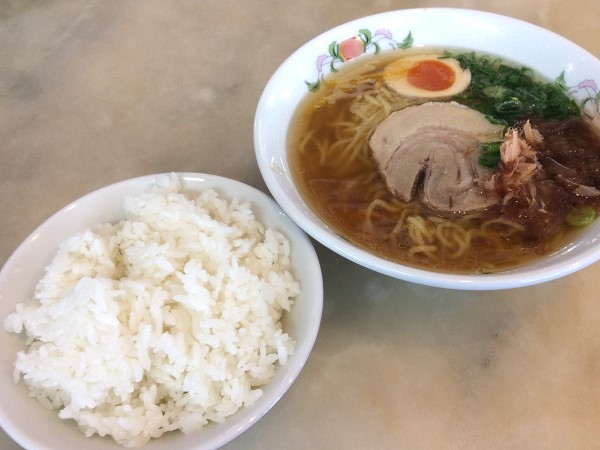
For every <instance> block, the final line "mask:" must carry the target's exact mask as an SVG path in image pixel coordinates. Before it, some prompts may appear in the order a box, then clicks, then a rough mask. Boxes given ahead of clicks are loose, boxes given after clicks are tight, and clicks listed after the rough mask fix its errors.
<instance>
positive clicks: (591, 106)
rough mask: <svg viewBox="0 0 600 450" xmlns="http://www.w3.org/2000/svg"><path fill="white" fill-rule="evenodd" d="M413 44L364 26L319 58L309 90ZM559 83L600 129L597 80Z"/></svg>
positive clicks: (409, 37) (560, 79)
mask: <svg viewBox="0 0 600 450" xmlns="http://www.w3.org/2000/svg"><path fill="white" fill-rule="evenodd" d="M413 44H414V37H413V35H412V31H408V34H407V35H406V36H405V37H404V39H402V40H401V41H396V40H395V39H394V35H393V34H392V31H390V30H389V29H387V28H379V29H377V30H376V31H375V32H371V31H370V30H369V29H368V28H361V29H360V30H358V34H356V35H355V36H351V37H349V38H346V39H344V40H342V41H339V42H338V41H335V40H334V41H332V42H331V44H329V48H328V51H327V53H324V54H321V55H319V56H318V57H317V59H316V61H315V65H316V69H317V77H316V78H317V80H316V81H307V80H305V81H304V82H305V83H306V86H307V88H308V90H309V91H311V92H315V91H317V90H319V88H320V87H321V84H322V82H323V78H324V77H325V76H326V75H327V74H329V73H335V72H337V71H338V70H339V68H340V66H341V65H342V64H343V63H345V62H347V61H350V60H353V59H355V58H358V57H359V56H362V55H364V54H372V55H377V54H379V53H380V52H381V51H382V50H406V49H409V48H412V47H413ZM555 83H556V84H557V85H558V86H559V87H561V89H563V90H564V91H565V92H566V93H567V94H568V95H569V96H570V97H572V98H574V99H575V100H577V101H578V102H579V106H580V108H581V110H582V112H583V113H584V114H585V115H586V116H588V117H589V118H590V119H591V120H592V121H593V122H594V123H595V124H596V125H597V126H598V128H599V129H600V91H599V90H598V84H597V83H596V82H595V80H593V79H585V80H583V81H580V82H578V83H576V84H574V85H572V86H569V85H568V84H567V82H566V80H565V72H564V71H563V72H562V73H561V74H560V75H559V76H558V77H557V78H556V80H555Z"/></svg>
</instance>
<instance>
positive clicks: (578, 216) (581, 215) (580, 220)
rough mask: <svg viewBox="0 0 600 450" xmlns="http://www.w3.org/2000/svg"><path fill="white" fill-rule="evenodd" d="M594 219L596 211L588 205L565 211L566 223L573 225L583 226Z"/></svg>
mask: <svg viewBox="0 0 600 450" xmlns="http://www.w3.org/2000/svg"><path fill="white" fill-rule="evenodd" d="M595 219H596V211H595V210H594V208H592V207H590V206H582V207H579V208H573V209H572V210H571V211H569V212H568V213H567V223H568V224H569V225H573V226H574V227H585V226H586V225H589V224H591V223H592V222H593V221H594V220H595Z"/></svg>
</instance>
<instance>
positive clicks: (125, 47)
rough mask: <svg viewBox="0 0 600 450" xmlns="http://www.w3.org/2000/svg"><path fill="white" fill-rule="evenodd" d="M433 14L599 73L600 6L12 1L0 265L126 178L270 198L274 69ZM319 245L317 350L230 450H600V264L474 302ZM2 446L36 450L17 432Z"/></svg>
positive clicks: (7, 11) (3, 72)
mask: <svg viewBox="0 0 600 450" xmlns="http://www.w3.org/2000/svg"><path fill="white" fill-rule="evenodd" d="M426 6H446V7H467V8H475V9H482V10H486V11H492V12H497V13H503V14H506V15H510V16H513V17H517V18H520V19H524V20H526V21H529V22H532V23H535V24H538V25H541V26H544V27H546V28H549V29H550V30H552V31H555V32H557V33H559V34H562V35H563V36H565V37H567V38H568V39H570V40H572V41H574V42H576V43H577V44H579V45H581V46H582V47H584V48H586V49H587V50H589V51H590V52H592V53H593V54H595V55H596V56H600V31H599V29H598V20H600V2H599V1H598V0H577V1H574V2H566V1H564V0H527V1H524V0H481V1H477V0H471V1H468V0H464V1H437V2H436V1H417V0H414V1H409V0H403V1H390V0H373V1H364V0H327V1H322V2H317V1H310V0H293V1H283V0H280V1H266V0H265V1H258V0H252V1H241V0H239V1H233V0H219V1H210V2H209V1H197V2H191V1H186V2H184V1H171V2H167V1H162V0H155V1H145V2H141V1H139V2H121V1H112V0H109V1H105V0H80V1H69V0H64V1H41V0H26V1H19V0H3V1H1V2H0V234H1V240H0V264H2V263H4V262H5V261H6V259H7V258H8V257H9V255H10V254H11V252H13V251H14V250H15V248H16V246H17V245H18V244H19V243H20V242H21V241H22V240H23V239H24V238H25V237H26V236H27V235H28V234H29V233H30V232H31V231H32V230H33V229H34V228H35V227H36V226H37V225H38V224H40V223H41V222H42V221H44V220H45V219H46V218H47V217H48V216H49V215H50V214H52V213H53V212H55V211H56V210H58V209H60V208H61V207H62V206H64V205H66V204H68V203H69V202H71V201H72V200H74V199H76V198H78V197H80V196H82V195H84V194H86V193H88V192H90V191H92V190H95V189H97V188H99V187H101V186H104V185H106V184H109V183H112V182H115V181H118V180H122V179H125V178H130V177H135V176H139V175H145V174H150V173H158V172H168V171H190V172H206V173H214V174H218V175H224V176H227V177H230V178H235V179H237V180H240V181H242V182H245V183H248V184H250V185H253V186H255V187H258V188H259V189H262V190H265V191H266V187H265V185H264V183H263V181H262V178H261V176H260V173H259V170H258V168H257V166H256V162H255V159H254V149H253V141H252V125H253V118H254V111H255V107H256V104H257V101H258V98H259V96H260V94H261V91H262V88H263V86H264V85H265V83H266V82H267V80H268V79H269V77H270V75H271V73H272V72H273V71H274V70H275V69H276V68H277V66H278V65H279V64H280V63H281V62H282V61H283V60H284V59H285V57H286V56H287V55H288V54H289V53H291V52H292V51H293V50H295V49H296V48H297V47H299V46H300V45H302V44H303V43H304V42H305V41H306V40H308V39H309V38H312V37H313V36H316V35H317V34H319V33H321V32H323V31H325V30H326V29H328V28H330V27H332V26H334V25H337V24H340V23H342V22H345V21H347V20H350V19H353V18H357V17H359V16H362V15H367V14H372V13H377V12H382V11H386V10H392V9H402V8H412V7H426ZM315 246H316V249H317V252H318V255H319V258H320V261H321V264H322V269H323V275H324V280H325V281H324V283H325V304H324V313H323V320H322V325H321V330H320V334H319V337H318V339H317V342H316V345H315V347H314V352H313V353H312V355H311V357H310V359H309V361H308V363H307V365H306V367H305V368H304V370H303V371H302V373H301V374H300V377H299V378H298V380H297V382H296V383H295V384H294V385H293V386H292V388H291V389H290V391H289V392H288V393H287V395H285V396H284V398H283V399H282V400H281V401H280V402H279V403H278V404H277V405H276V406H275V407H274V408H273V410H272V411H271V412H270V413H268V414H267V415H266V416H265V417H264V418H263V419H262V420H261V421H260V422H259V423H258V424H256V425H255V426H254V427H252V428H251V429H250V430H249V431H247V432H246V433H244V434H243V435H241V436H240V437H239V438H238V439H236V440H235V441H233V442H232V443H231V444H229V445H228V446H226V448H228V449H230V450H234V449H279V448H288V449H307V448H311V449H333V448H344V449H363V448H378V449H441V448H444V449H476V448H477V449H507V448H511V449H594V448H600V294H599V291H600V276H599V275H600V273H599V272H600V264H595V265H593V266H591V267H588V268H586V269H584V270H582V271H580V272H578V273H576V274H573V275H571V276H568V277H565V278H562V279H560V280H556V281H553V282H550V283H547V284H544V285H539V286H535V287H530V288H522V289H516V290H511V291H504V292H461V291H446V290H442V289H436V288H429V287H423V286H418V285H413V284H409V283H406V282H402V281H398V280H395V279H391V278H387V277H385V276H383V275H379V274H377V273H373V272H370V271H369V270H366V269H364V268H362V267H360V266H358V265H355V264H353V263H351V262H349V261H347V260H345V259H343V258H342V257H340V256H338V255H337V254H334V253H332V252H331V251H329V250H327V249H326V248H324V247H322V246H320V245H317V244H315ZM0 401H1V399H0ZM0 448H2V449H5V450H13V449H18V448H20V447H19V446H18V445H17V444H15V443H14V442H13V441H12V440H11V439H10V438H9V437H8V436H6V435H5V434H4V433H2V434H0ZM57 448H60V443H59V442H57Z"/></svg>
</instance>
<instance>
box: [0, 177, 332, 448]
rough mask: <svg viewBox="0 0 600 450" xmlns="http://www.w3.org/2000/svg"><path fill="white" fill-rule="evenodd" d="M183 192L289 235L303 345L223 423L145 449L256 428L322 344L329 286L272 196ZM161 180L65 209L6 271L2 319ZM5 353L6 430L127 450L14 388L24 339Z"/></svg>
mask: <svg viewBox="0 0 600 450" xmlns="http://www.w3.org/2000/svg"><path fill="white" fill-rule="evenodd" d="M177 175H178V176H179V177H180V180H181V184H182V189H183V191H184V192H190V193H194V192H198V191H201V190H204V189H206V188H214V189H215V190H217V191H218V192H219V193H220V194H221V195H222V196H223V197H224V198H232V197H234V196H235V197H237V198H239V199H241V200H244V201H249V202H251V204H252V209H253V211H254V213H255V216H256V217H257V219H258V220H259V221H261V222H262V223H263V224H265V225H267V226H270V227H272V228H274V229H276V230H279V231H281V232H282V233H284V234H285V235H286V236H287V238H288V239H289V240H290V245H291V259H292V264H293V267H294V270H295V276H296V278H297V279H298V280H299V281H300V283H301V285H302V293H301V294H300V295H299V296H298V297H297V298H296V302H295V305H294V306H293V308H292V310H291V312H290V313H288V314H286V315H284V318H283V325H284V330H285V331H286V332H288V333H289V334H290V336H292V337H294V338H295V339H296V349H295V353H294V354H293V355H292V356H290V358H289V360H288V363H287V364H286V365H285V366H280V367H279V368H278V371H277V373H276V375H275V376H274V378H273V379H272V380H271V381H270V382H269V383H268V384H267V385H266V386H264V388H263V392H264V393H263V396H262V397H260V398H259V399H258V400H257V401H256V403H255V404H254V405H253V406H251V407H249V408H242V409H241V410H240V411H239V412H238V413H236V414H234V415H232V416H230V417H228V418H227V419H226V420H225V421H224V422H223V423H219V424H209V425H207V426H206V427H204V428H203V429H202V430H200V431H198V432H195V433H193V434H189V435H184V434H183V433H179V432H176V433H168V434H165V435H163V436H162V437H160V438H158V439H154V440H152V441H150V442H149V443H148V444H146V445H144V447H143V448H144V449H157V450H158V449H165V448H169V449H172V450H184V449H186V450H187V449H212V448H218V447H220V446H222V445H224V444H226V443H227V442H229V441H231V440H232V439H234V438H235V437H236V436H238V435H239V434H241V433H242V432H244V431H245V430H246V429H248V428H249V427H250V426H252V425H253V424H254V423H256V422H257V421H258V420H259V419H260V418H261V417H262V416H263V415H264V414H265V413H267V411H269V409H270V408H271V407H272V406H273V405H274V404H275V403H276V402H277V401H278V400H279V399H280V398H281V396H282V395H283V394H284V393H285V392H286V391H287V390H288V389H289V387H290V386H291V385H292V383H293V382H294V380H295V379H296V377H297V376H298V374H299V373H300V371H301V369H302V367H303V366H304V364H305V362H306V360H307V358H308V356H309V353H310V351H311V349H312V347H313V344H314V342H315V339H316V336H317V332H318V329H319V324H320V320H321V311H322V301H323V283H322V278H321V270H320V267H319V262H318V259H317V256H316V253H315V251H314V248H313V246H312V244H311V242H310V240H309V238H308V237H307V236H306V234H305V233H304V232H303V231H302V230H301V229H299V228H298V227H297V226H296V225H295V224H294V222H292V221H291V220H290V219H289V218H288V217H287V216H286V214H285V213H284V212H283V211H282V210H281V209H280V208H279V207H278V206H277V204H276V203H275V202H274V201H273V200H272V199H271V198H270V197H269V196H267V195H266V194H264V193H262V192H260V191H258V190H256V189H254V188H252V187H250V186H247V185H245V184H242V183H240V182H237V181H234V180H230V179H227V178H222V177H218V176H213V175H203V174H194V173H182V174H177ZM157 176H164V175H151V176H146V177H141V178H135V179H131V180H127V181H122V182H120V183H116V184H113V185H110V186H108V187H105V188H102V189H100V190H97V191H95V192H93V193H91V194H89V195H87V196H85V197H82V198H81V199H79V200H77V201H75V202H73V203H71V204H70V205H68V206H66V207H65V208H63V209H62V210H60V211H59V212H57V213H56V214H55V215H53V216H52V217H50V218H49V219H48V220H47V221H46V222H44V223H43V224H42V225H41V226H40V227H38V228H37V229H36V230H35V231H34V232H33V233H32V234H31V235H30V236H29V237H28V238H27V239H26V240H25V241H24V242H23V243H22V244H21V245H20V246H19V247H18V249H17V250H16V251H15V252H14V253H13V255H12V256H11V257H10V258H9V260H8V261H7V262H6V264H5V265H4V267H3V268H2V271H0V319H1V320H2V321H4V318H5V317H6V316H7V315H8V314H10V313H11V312H13V311H14V307H15V304H17V303H19V302H23V301H26V300H27V299H28V298H31V296H32V295H33V291H34V287H35V284H36V283H37V281H38V280H39V279H40V278H41V276H42V275H43V272H44V267H45V266H46V265H47V264H48V263H49V262H50V260H51V259H52V257H53V255H54V254H55V252H56V250H57V248H58V245H59V243H60V242H62V241H63V240H64V239H65V238H67V237H69V236H72V235H74V234H75V233H77V232H78V231H81V230H82V229H84V228H87V227H91V226H93V225H96V224H99V223H105V222H116V221H118V220H120V219H122V218H124V209H123V199H124V197H126V196H129V195H132V194H135V193H137V192H140V191H142V190H144V189H145V188H146V187H148V186H149V185H150V184H153V183H154V180H155V178H156V177H157ZM1 333H2V346H1V348H0V355H1V360H0V370H1V376H0V392H2V402H0V425H1V426H2V428H3V429H4V430H5V431H6V432H7V433H8V434H9V435H10V436H11V437H12V438H13V439H14V440H15V441H17V442H18V443H19V444H20V445H22V446H23V447H25V448H28V449H34V448H35V449H46V450H49V449H60V450H81V449H87V450H94V449H102V450H106V449H121V448H123V447H120V446H118V445H117V444H116V443H115V442H114V441H113V440H112V439H111V438H99V437H97V436H96V437H93V438H86V437H85V436H84V435H83V434H82V433H81V432H80V431H79V430H78V428H77V427H76V425H75V424H74V422H73V421H64V420H61V419H59V418H58V416H57V412H56V411H49V410H46V409H45V408H44V407H43V406H42V405H41V404H39V403H38V402H37V400H34V399H32V398H29V397H28V395H27V389H26V387H25V386H24V384H23V383H19V384H18V385H15V384H14V383H13V381H12V380H13V377H12V372H13V363H14V360H15V356H16V353H17V351H19V350H22V349H24V345H23V340H22V338H21V337H20V336H17V335H15V334H12V333H7V332H6V331H4V330H3V331H2V332H1Z"/></svg>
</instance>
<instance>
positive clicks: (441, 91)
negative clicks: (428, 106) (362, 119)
mask: <svg viewBox="0 0 600 450" xmlns="http://www.w3.org/2000/svg"><path fill="white" fill-rule="evenodd" d="M440 56H441V55H414V56H405V57H402V58H399V59H396V60H395V61H393V62H391V63H389V64H388V65H387V66H385V68H384V70H383V79H384V81H385V83H386V84H387V85H388V87H389V88H390V89H393V90H394V91H396V92H397V93H398V94H400V95H405V96H408V97H427V98H434V97H438V98H439V97H449V96H452V95H456V94H459V93H460V92H462V91H464V90H465V89H466V88H467V87H468V86H469V84H470V83H471V72H470V71H469V69H463V68H462V67H461V66H460V63H459V62H458V61H457V60H456V59H452V58H441V57H440Z"/></svg>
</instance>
